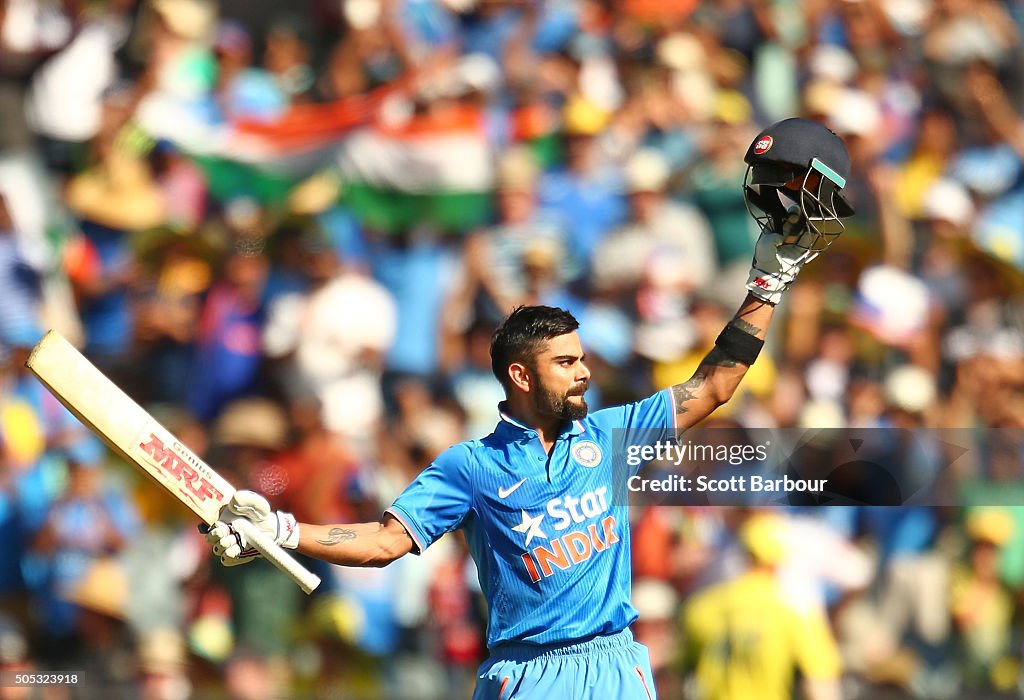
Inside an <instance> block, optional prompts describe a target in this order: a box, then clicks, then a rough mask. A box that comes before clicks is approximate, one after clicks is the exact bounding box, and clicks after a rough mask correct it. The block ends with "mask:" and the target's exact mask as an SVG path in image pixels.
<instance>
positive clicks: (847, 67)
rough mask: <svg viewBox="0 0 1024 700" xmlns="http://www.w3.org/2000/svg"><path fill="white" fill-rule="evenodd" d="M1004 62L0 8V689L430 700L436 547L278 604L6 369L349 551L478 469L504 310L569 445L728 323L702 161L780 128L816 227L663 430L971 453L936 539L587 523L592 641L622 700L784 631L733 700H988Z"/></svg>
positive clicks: (586, 16) (1013, 203)
mask: <svg viewBox="0 0 1024 700" xmlns="http://www.w3.org/2000/svg"><path fill="white" fill-rule="evenodd" d="M1022 32H1024V3H1022V2H1020V1H1019V0H970V1H968V0H843V1H842V2H824V1H823V0H720V1H715V2H701V1H700V0H658V1H657V2H651V1H647V0H621V1H611V0H544V1H541V0H537V1H536V2H528V1H523V0H330V1H328V0H303V1H299V0H295V1H294V2H289V3H274V2H263V1H255V0H251V1H248V2H238V1H234V0H221V1H220V2H219V3H213V2H209V1H208V0H93V1H90V2H83V1H82V0H0V115H2V116H0V350H2V367H0V385H2V388H0V448H2V455H0V459H2V461H0V560H2V565H0V671H3V672H9V671H25V670H33V669H35V670H48V671H53V672H68V671H69V670H71V669H83V670H82V677H81V681H80V683H79V685H77V686H68V685H64V686H60V687H51V688H48V689H47V690H46V692H47V693H52V694H47V695H45V697H67V696H70V697H99V696H103V697H104V698H114V697H131V698H138V697H142V698H154V699H155V698H160V699H165V700H176V699H178V698H186V697H212V698H221V697H230V698H245V699H253V700H256V699H259V698H271V697H345V698H375V697H379V698H395V699H401V698H409V699H417V700H418V699H420V698H453V697H465V696H468V693H469V688H471V686H472V682H473V677H474V671H475V668H476V665H477V664H478V663H479V662H480V661H481V660H482V658H483V656H484V655H485V653H486V650H485V649H484V648H483V630H482V624H483V620H484V615H483V611H482V601H481V598H480V595H479V590H478V587H477V584H476V579H475V571H474V570H473V568H472V564H471V562H470V561H469V559H468V553H467V550H466V548H465V546H464V543H463V542H462V540H461V539H460V538H459V536H449V537H446V538H444V539H443V540H442V541H441V542H440V543H438V544H437V545H436V546H434V547H432V548H431V549H430V550H428V551H427V552H426V553H425V554H424V555H423V556H421V557H406V558H404V559H402V560H400V561H398V562H396V563H395V564H393V565H392V566H389V567H387V568H384V569H379V570H378V569H371V570H357V569H341V568H337V567H326V566H320V567H319V571H320V573H321V574H322V575H323V576H324V578H325V584H324V585H323V586H322V588H321V590H320V591H318V592H317V593H316V594H315V595H313V596H312V597H309V598H307V597H306V596H304V595H303V594H302V593H301V592H299V591H298V589H297V588H295V586H294V585H293V584H292V583H291V582H290V581H288V580H287V579H286V578H285V577H283V576H281V575H280V574H279V573H277V572H276V571H274V570H273V569H272V568H271V567H269V566H267V565H264V564H262V563H258V564H254V565H251V566H246V567H241V568H238V569H233V570H223V569H222V568H221V567H220V566H219V565H217V564H216V561H215V560H212V559H211V558H210V557H209V556H208V553H207V549H206V547H205V544H204V542H203V540H202V537H201V536H200V535H199V534H198V533H197V532H196V530H195V524H194V523H193V522H191V521H190V520H189V519H188V518H187V517H186V515H185V513H184V512H183V510H184V509H182V508H181V507H180V506H179V504H177V503H176V502H174V501H172V500H171V499H169V498H167V497H166V496H165V495H163V494H162V493H161V492H160V491H159V490H158V489H156V488H154V487H152V486H151V485H150V484H148V483H145V482H143V480H142V477H140V476H138V475H137V474H136V473H134V472H133V471H131V470H130V469H128V468H127V467H125V466H124V465H122V464H119V463H118V460H117V459H116V458H114V457H113V456H112V455H111V454H110V453H109V452H108V451H107V450H106V449H105V448H104V446H103V445H102V444H101V443H99V442H97V441H96V440H95V439H94V438H92V437H91V436H90V435H89V434H88V433H86V432H85V430H84V429H83V428H81V426H80V425H79V424H78V423H77V421H75V419H74V418H73V417H72V416H70V414H68V413H67V412H66V411H65V410H64V409H63V408H62V407H61V406H60V405H59V404H58V403H57V402H56V401H55V400H54V399H53V398H52V397H51V396H50V395H49V394H48V393H47V392H46V391H45V389H43V387H42V386H41V385H40V384H39V383H38V382H36V381H35V380H34V379H33V378H32V377H31V376H30V375H29V374H28V373H27V371H26V370H25V369H24V367H23V363H24V361H25V359H26V356H27V351H28V349H30V348H31V347H32V346H33V345H34V344H35V342H36V341H37V340H38V339H39V337H40V336H41V334H42V333H43V331H44V330H45V329H46V328H57V329H60V330H61V331H62V332H63V333H64V334H65V335H66V336H67V337H69V338H70V339H72V340H73V342H75V343H76V344H77V345H78V346H79V347H81V348H82V349H83V351H84V352H85V353H86V354H87V355H88V356H89V357H90V358H91V359H92V360H93V361H94V362H95V363H96V364H97V365H98V366H99V367H100V368H101V369H103V370H104V371H105V372H106V373H108V374H109V376H111V378H112V379H114V380H115V381H116V382H117V383H118V384H119V385H120V386H122V387H123V388H124V389H125V390H126V391H128V393H130V394H131V395H132V396H133V397H134V398H136V399H137V400H138V401H139V402H140V403H142V404H143V405H145V406H146V407H147V408H148V409H149V410H151V411H152V412H153V414H154V415H156V416H157V417H158V419H159V420H160V421H161V422H162V423H163V424H164V425H165V426H166V427H168V428H169V429H170V430H171V431H172V432H174V433H175V434H176V435H178V436H179V437H180V438H181V440H182V441H183V442H184V443H185V444H187V445H188V446H189V447H190V448H191V449H192V450H193V451H195V452H196V453H197V454H200V455H202V456H203V457H204V458H205V459H206V460H207V461H209V462H210V463H211V464H214V465H216V468H217V469H218V470H220V471H221V472H222V473H223V474H224V475H225V476H226V477H227V478H229V480H230V481H232V482H233V483H234V484H236V485H238V486H245V487H249V488H253V489H255V490H258V491H260V492H262V493H264V494H266V495H267V496H268V498H270V500H271V501H272V503H273V504H274V505H275V507H278V508H282V509H284V510H289V511H292V512H294V513H295V515H296V516H297V517H298V518H299V520H302V521H314V522H352V521H372V520H376V519H377V518H378V517H379V515H380V513H381V511H382V510H383V508H385V507H386V506H387V505H389V504H390V502H391V500H392V499H393V498H394V497H395V496H396V495H397V494H398V493H399V492H400V491H401V489H402V488H403V487H404V485H405V484H407V483H408V482H409V481H410V480H411V479H412V478H413V476H414V475H415V474H416V473H417V472H418V471H419V470H420V469H422V468H423V467H424V466H425V465H427V464H428V463H429V462H430V460H431V459H432V458H433V457H434V456H435V455H436V454H438V453H439V452H440V451H441V450H443V449H445V448H446V447H448V446H449V445H451V444H453V443H455V442H458V441H460V440H462V439H466V438H470V437H478V436H482V435H485V434H487V433H489V432H490V430H491V429H492V428H493V426H494V424H495V422H496V410H495V405H496V403H497V402H498V401H499V400H500V399H501V391H500V387H499V385H498V384H497V382H496V381H495V380H494V379H493V377H492V376H491V374H490V362H489V357H488V344H489V340H490V334H491V332H492V330H493V328H494V327H495V325H496V324H497V322H499V321H500V320H501V318H502V317H503V315H504V314H506V313H507V312H508V311H510V310H511V309H512V308H514V307H515V306H516V305H518V304H524V303H544V304H550V305H555V306H560V307H563V308H567V309H569V310H571V311H572V312H573V313H574V314H575V315H576V316H577V318H579V319H580V321H581V324H582V326H581V330H580V334H581V338H582V340H583V343H584V347H585V348H586V351H587V355H588V364H589V365H590V367H591V369H592V371H593V375H594V378H593V382H592V390H591V393H590V394H589V395H588V396H590V399H589V402H590V405H591V407H592V408H597V407H600V406H607V405H613V404H616V403H620V402H624V401H630V400H635V399H637V398H640V397H643V396H645V395H647V394H649V393H650V392H652V391H654V390H656V389H658V388H662V387H665V386H668V385H670V384H673V383H676V382H678V381H682V380H685V379H686V378H688V377H689V376H690V374H691V373H692V371H693V369H694V368H695V367H696V365H697V363H698V362H699V360H700V358H701V357H702V356H703V355H704V353H705V352H707V350H708V349H710V347H711V346H712V344H713V341H714V338H715V337H716V335H717V334H718V332H719V330H720V329H721V327H722V326H723V324H724V323H725V322H726V321H727V320H728V319H729V317H730V316H731V314H732V313H733V311H734V310H735V308H736V306H737V305H738V303H739V302H740V301H741V300H742V298H743V296H744V288H743V284H744V282H745V278H746V274H747V270H748V268H749V262H750V258H751V253H752V249H753V243H754V240H755V239H756V235H757V229H756V227H755V225H754V223H753V221H752V219H751V218H750V217H749V216H748V213H747V211H746V208H745V205H744V200H743V195H742V183H743V177H744V172H745V165H744V163H743V162H742V156H743V153H744V151H745V149H746V148H747V146H748V144H749V143H750V141H751V139H752V138H753V136H754V135H756V134H757V132H758V131H759V130H760V129H761V128H763V127H764V126H766V125H768V124H770V123H772V122H774V121H776V120H779V119H782V118H785V117H789V116H797V115H799V116H804V117H808V118H812V119H816V120H820V121H822V122H823V123H825V124H827V125H829V126H830V127H831V128H832V129H833V130H835V131H836V132H837V133H838V134H839V135H841V136H842V137H843V138H844V139H845V141H846V143H847V145H848V147H849V150H850V153H851V157H852V161H853V174H852V177H851V181H850V182H849V184H848V185H847V192H848V193H849V196H850V199H851V201H852V203H853V204H854V206H855V207H856V209H857V214H856V216H855V217H853V218H852V219H848V220H847V221H846V224H847V228H846V231H845V233H844V235H843V236H842V237H841V238H840V239H839V240H838V242H836V243H835V244H834V245H833V246H832V248H831V249H830V250H829V251H828V252H827V253H826V254H824V255H822V256H821V257H820V258H819V259H818V260H816V261H815V262H814V263H812V264H811V265H809V266H808V268H807V269H806V270H805V271H804V272H803V274H802V276H801V279H800V280H799V282H798V283H797V284H796V285H795V286H794V288H793V289H792V291H791V292H790V293H789V295H788V298H787V299H785V301H784V303H783V304H782V306H781V307H780V311H779V315H778V319H777V322H776V325H775V326H774V327H773V328H772V330H771V332H770V334H769V341H768V342H769V346H768V349H767V352H765V353H764V354H763V355H762V357H761V359H760V360H759V361H758V363H757V364H756V365H755V367H754V368H753V369H752V370H751V371H750V373H749V374H748V376H747V378H746V380H745V381H744V384H743V386H742V387H741V390H740V392H739V393H738V394H737V396H736V397H735V398H734V399H733V400H732V401H731V402H730V403H729V404H728V405H726V406H725V407H723V408H722V409H720V410H719V411H718V412H717V413H716V414H715V416H713V417H712V419H711V420H710V421H709V423H708V425H711V426H723V427H730V428H740V429H743V428H780V429H798V430H799V429H807V430H810V429H817V428H839V427H853V428H878V429H885V428H893V427H897V428H910V429H915V430H921V431H925V430H927V429H936V428H944V429H957V430H959V431H963V432H962V434H963V435H966V436H971V435H974V432H973V431H981V430H984V431H987V432H985V433H983V434H984V435H985V436H986V437H985V438H984V439H983V440H981V441H980V442H978V443H971V444H972V446H976V447H977V449H974V448H973V447H972V449H971V450H968V452H967V458H965V459H964V460H961V461H959V462H956V465H958V466H957V481H956V484H955V490H956V493H955V498H954V499H953V500H952V501H944V502H943V503H942V504H941V505H940V504H929V503H919V504H916V505H914V506H904V507H901V508H886V507H879V506H875V505H872V504H870V503H868V504H865V505H856V504H854V505H849V506H843V507H822V508H812V507H801V508H792V509H787V510H784V511H779V512H777V513H776V518H777V521H774V522H772V523H771V525H770V526H766V525H765V524H764V520H763V518H762V517H761V516H762V515H763V514H762V513H759V512H757V511H756V510H755V511H751V510H749V509H745V508H739V507H729V508H726V507H669V506H658V507H648V508H634V509H632V511H631V517H632V519H633V521H634V533H635V534H634V538H633V541H634V562H635V567H634V568H635V571H634V584H635V591H634V597H635V604H636V606H637V607H638V609H639V610H640V620H639V622H638V623H637V627H636V634H637V636H638V637H639V638H640V639H641V641H644V642H645V643H647V644H648V645H649V647H650V649H651V653H652V660H653V664H654V668H655V670H656V674H657V682H658V686H659V689H660V693H661V696H662V697H666V698H673V697H687V698H693V697H710V698H719V699H722V700H724V699H726V698H740V699H742V698H750V697H755V695H750V694H749V692H747V693H746V694H745V691H744V690H743V688H744V687H745V686H743V685H742V681H740V680H737V679H736V678H732V679H731V680H730V674H732V673H735V671H734V670H729V669H730V667H729V666H728V665H727V663H726V661H723V660H722V658H719V660H718V663H720V664H726V665H725V666H724V667H723V668H725V669H726V670H725V671H722V672H721V673H718V672H715V671H714V668H713V667H709V665H708V664H713V663H715V662H714V661H713V660H712V661H709V660H708V658H707V656H706V655H707V654H709V653H710V654H712V655H714V654H718V655H719V656H721V655H722V654H723V653H725V652H723V650H722V649H721V648H717V650H716V648H711V649H710V651H709V649H708V648H702V647H701V645H700V644H699V643H698V642H699V641H700V640H701V639H702V635H711V637H713V636H714V635H713V634H712V632H710V631H709V628H710V627H713V626H715V625H719V626H723V625H724V626H725V627H728V624H729V623H728V619H729V615H727V614H726V613H724V612H721V611H722V610H727V609H730V608H729V605H730V603H729V601H730V600H733V599H735V600H736V601H747V604H746V606H744V605H740V606H739V607H738V608H735V609H738V610H746V611H747V613H748V614H747V616H746V617H747V618H751V619H753V618H756V619H757V620H759V621H761V623H763V624H764V625H767V626H770V625H773V624H774V625H776V627H775V628H773V629H772V630H771V632H770V633H769V632H768V631H765V630H761V631H760V632H759V631H757V630H754V632H751V634H753V635H754V636H756V635H757V634H760V633H761V632H764V633H765V634H766V635H768V637H770V636H771V634H781V632H780V631H779V630H780V629H783V628H785V629H788V630H791V629H794V627H793V626H792V624H791V623H790V622H787V620H790V619H791V618H790V617H787V616H791V615H797V618H795V619H799V620H803V621H810V622H808V623H807V624H809V625H810V627H808V628H807V629H808V630H811V631H808V632H807V633H806V634H807V635H810V636H807V637H805V638H804V642H803V647H806V646H807V639H811V640H813V642H814V644H813V645H812V646H814V649H813V650H812V651H813V652H815V653H814V654H812V653H811V652H807V653H804V652H799V651H798V652H795V656H794V657H793V658H790V657H787V656H786V655H785V654H781V653H779V654H776V655H775V656H770V657H769V658H768V659H767V660H766V661H764V664H765V665H764V666H763V669H764V673H763V674H761V678H762V679H765V678H769V677H771V678H775V677H780V678H784V677H785V678H788V677H790V676H791V675H792V674H793V673H797V674H798V675H802V676H803V677H804V678H805V679H810V680H818V681H821V682H822V683H825V684H826V685H827V684H829V683H831V684H833V685H834V687H835V688H837V689H838V692H841V693H842V697H848V698H883V697H893V698H904V697H915V698H953V697H958V698H970V697H977V698H995V697H1020V696H1022V695H1024V670H1022V661H1024V619H1022V612H1024V608H1022V606H1021V603H1022V602H1024V508H1021V507H1019V506H1017V505H1016V504H1024V470H1022V467H1021V465H1022V463H1024V459H1022V458H1024V431H1022V430H1021V428H1022V427H1024V305H1022V300H1024V119H1022V117H1021V107H1022V104H1024V103H1022V99H1024V82H1022V80H1021V78H1022V71H1024V60H1022V59H1024V52H1022V50H1021V48H1020V47H1021V45H1022V42H1021V34H1022ZM964 439H965V440H966V439H968V437H965V438H964ZM958 444H960V443H958ZM746 525H750V527H749V528H748V527H746ZM751 533H753V534H751ZM766 542H767V544H766ZM310 565H311V566H317V563H315V562H311V563H310ZM766 574H767V577H765V575H766ZM751 577H753V578H751ZM758 577H761V578H758ZM752 600H758V601H764V600H771V601H774V602H773V603H771V604H768V603H764V604H758V605H757V606H756V607H753V608H751V607H750V604H749V603H750V601H752ZM780 601H782V603H785V606H786V607H785V608H784V609H785V611H786V612H785V614H783V613H782V612H779V613H778V614H767V613H765V614H763V615H762V614H759V613H762V612H764V611H766V610H769V609H774V608H772V607H771V605H774V604H776V603H779V604H782V603H780ZM716 610H718V611H719V612H717V613H716V612H715V611H716ZM780 610H781V609H780ZM741 617H742V616H741ZM801 624H803V623H801ZM800 629H803V627H800ZM726 636H727V637H728V636H729V633H728V630H726ZM735 636H736V637H737V638H738V635H735ZM768 637H766V638H768ZM734 641H735V640H734ZM780 644H782V643H781V642H780ZM794 644H795V643H794ZM711 646H712V647H713V646H714V645H711ZM797 647H800V645H796V644H795V646H794V648H797ZM778 648H779V649H781V648H783V647H782V646H780V647H778ZM786 648H788V647H786ZM833 651H834V653H833ZM733 652H735V649H733ZM812 656H813V657H814V658H811V657H812ZM726 657H728V654H726ZM709 668H711V670H709ZM702 689H703V692H704V693H705V695H703V696H702V695H700V694H699V693H700V692H702ZM22 690H24V693H21V691H22ZM750 692H753V691H750ZM812 692H821V688H818V689H817V690H813V689H812ZM19 693H21V694H19ZM0 696H2V697H8V696H9V697H42V695H39V689H34V690H33V689H20V690H19V689H14V688H7V687H5V688H0ZM756 697H759V698H767V697H771V696H769V695H767V694H758V695H756ZM780 697H781V696H780ZM786 697H788V695H787V696H786ZM819 697H821V696H819Z"/></svg>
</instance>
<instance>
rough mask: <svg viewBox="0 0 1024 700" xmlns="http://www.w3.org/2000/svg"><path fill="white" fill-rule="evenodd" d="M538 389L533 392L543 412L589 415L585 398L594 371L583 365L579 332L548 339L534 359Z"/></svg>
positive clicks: (567, 416) (562, 415) (571, 417)
mask: <svg viewBox="0 0 1024 700" xmlns="http://www.w3.org/2000/svg"><path fill="white" fill-rule="evenodd" d="M533 365H534V366H533V367H532V368H531V369H533V372H534V374H535V377H536V383H535V385H536V391H531V392H530V394H531V396H532V400H533V402H534V408H535V409H536V410H537V411H538V412H539V413H541V414H544V415H551V416H557V417H558V418H561V419H563V420H577V419H579V418H583V417H584V416H586V415H587V400H586V399H585V398H583V394H584V393H586V391H587V389H588V388H589V385H590V370H589V369H587V366H586V365H585V364H583V347H582V346H581V345H580V337H579V335H578V334H576V333H575V332H573V333H566V334H565V335H560V336H557V337H555V338H552V339H551V340H549V341H547V343H546V344H545V346H544V347H543V348H542V349H541V351H540V352H538V353H537V355H536V356H535V357H534V359H533Z"/></svg>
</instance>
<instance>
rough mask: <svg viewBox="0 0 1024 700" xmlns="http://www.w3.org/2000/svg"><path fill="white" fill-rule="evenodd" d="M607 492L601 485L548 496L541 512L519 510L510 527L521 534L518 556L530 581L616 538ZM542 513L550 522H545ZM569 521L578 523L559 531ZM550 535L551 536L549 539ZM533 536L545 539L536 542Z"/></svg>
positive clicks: (583, 558) (569, 564)
mask: <svg viewBox="0 0 1024 700" xmlns="http://www.w3.org/2000/svg"><path fill="white" fill-rule="evenodd" d="M595 447H596V446H595ZM598 458H600V451H598ZM598 461H600V459H598ZM595 464H596V462H595ZM607 493H608V487H607V486H602V487H600V488H598V489H595V490H593V491H588V492H587V493H585V494H583V495H582V496H579V497H576V496H569V495H566V496H561V497H557V498H552V499H551V500H550V501H548V502H547V504H546V507H545V509H544V512H541V513H539V514H537V515H530V513H529V512H527V511H526V510H521V515H522V522H520V523H519V524H518V525H516V526H514V527H513V528H512V531H513V532H520V533H523V535H524V536H525V537H524V545H526V547H527V551H525V552H523V553H522V560H523V565H524V566H525V567H526V572H527V574H528V575H529V576H530V580H531V581H533V582H534V583H538V582H539V581H540V580H541V579H542V578H547V577H549V576H553V575H554V574H555V572H556V571H558V570H562V571H565V570H566V569H569V568H570V567H573V566H576V565H577V564H580V563H582V562H584V561H587V560H589V559H590V557H591V556H593V555H594V554H595V553H598V552H603V551H604V550H606V549H608V548H609V547H611V546H612V545H614V544H616V543H618V542H619V536H618V534H617V533H616V529H617V528H616V521H615V516H614V515H609V514H608V511H609V510H610V506H609V503H608V499H607ZM546 517H547V518H550V522H548V523H545V518H546ZM573 525H582V527H581V528H578V529H576V530H573V531H570V532H568V533H566V534H561V533H563V532H564V531H566V530H568V529H569V528H570V527H572V526H573ZM549 533H551V534H550V535H549ZM551 535H554V539H550V537H551ZM534 539H538V540H542V541H544V540H546V542H544V543H543V544H537V543H535V542H534ZM531 545H532V547H531Z"/></svg>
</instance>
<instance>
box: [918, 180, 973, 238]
mask: <svg viewBox="0 0 1024 700" xmlns="http://www.w3.org/2000/svg"><path fill="white" fill-rule="evenodd" d="M923 206H924V215H925V216H926V217H928V218H929V219H937V220H940V221H948V222H949V223H951V224H955V225H957V226H962V227H963V226H967V225H968V224H970V223H971V219H973V218H974V202H973V201H971V195H970V194H969V193H968V192H967V188H966V187H964V186H963V185H961V184H960V183H959V182H957V181H956V180H951V179H949V178H939V179H938V180H936V181H935V182H934V183H933V184H932V186H931V187H929V188H928V191H927V192H926V193H925V195H924V202H923Z"/></svg>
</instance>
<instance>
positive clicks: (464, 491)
mask: <svg viewBox="0 0 1024 700" xmlns="http://www.w3.org/2000/svg"><path fill="white" fill-rule="evenodd" d="M471 460H472V452H471V450H470V449H469V447H468V446H467V445H465V444H460V445H455V446H454V447H450V448H448V449H447V450H445V451H444V452H442V453H441V454H440V455H439V456H438V457H437V459H436V460H434V462H433V464H431V465H430V466H429V467H427V468H426V469H424V470H423V471H422V472H420V475H419V476H417V477H416V478H415V479H414V480H413V482H412V483H411V484H409V486H408V487H406V489H405V491H403V492H402V493H401V494H400V495H399V496H398V498H396V499H395V502H394V503H392V504H391V507H390V508H388V509H387V511H386V512H387V513H390V514H391V515H392V516H394V517H395V518H396V519H397V520H398V521H399V522H400V523H402V525H403V526H404V527H405V529H406V530H407V531H408V533H409V536H410V537H412V539H413V542H415V544H416V549H415V551H416V553H417V554H420V553H422V552H423V550H425V549H426V548H427V547H429V546H430V545H432V544H433V543H434V542H436V541H437V539H438V538H439V537H441V535H443V534H444V533H446V532H450V531H452V530H455V529H457V528H458V527H459V526H460V525H461V524H462V521H463V520H464V519H465V517H466V515H467V514H468V513H469V511H470V508H471V507H472V503H473V488H472V483H471V481H470V479H469V471H470V464H471Z"/></svg>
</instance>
